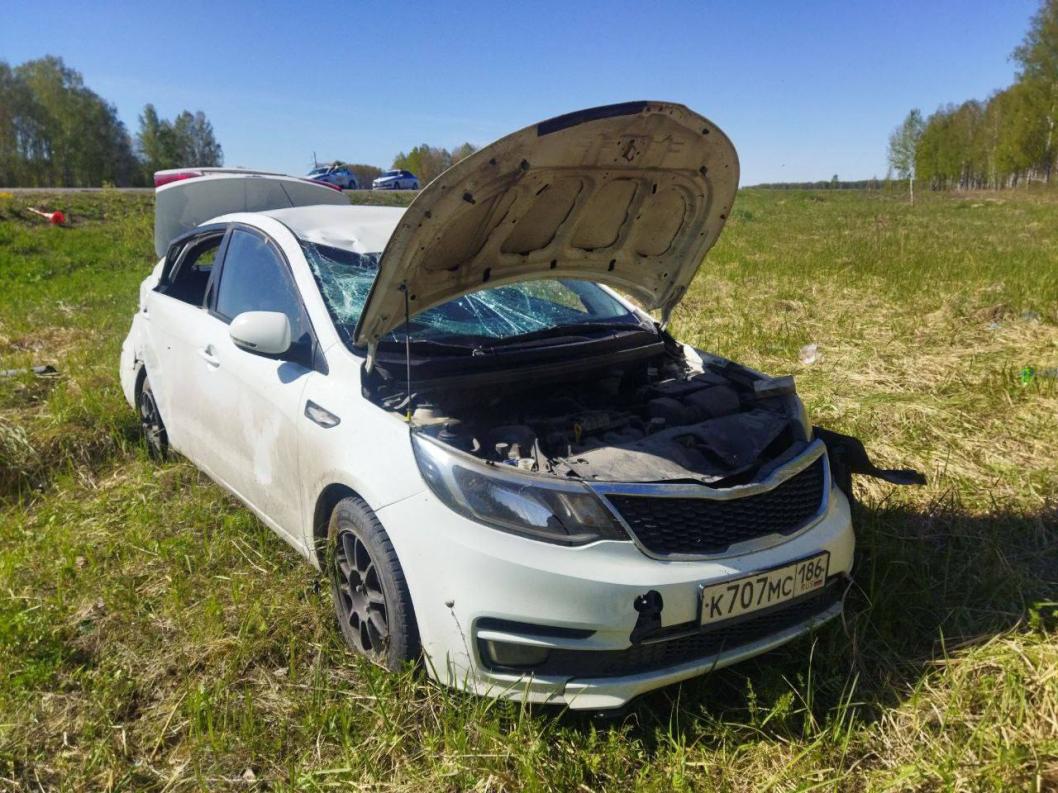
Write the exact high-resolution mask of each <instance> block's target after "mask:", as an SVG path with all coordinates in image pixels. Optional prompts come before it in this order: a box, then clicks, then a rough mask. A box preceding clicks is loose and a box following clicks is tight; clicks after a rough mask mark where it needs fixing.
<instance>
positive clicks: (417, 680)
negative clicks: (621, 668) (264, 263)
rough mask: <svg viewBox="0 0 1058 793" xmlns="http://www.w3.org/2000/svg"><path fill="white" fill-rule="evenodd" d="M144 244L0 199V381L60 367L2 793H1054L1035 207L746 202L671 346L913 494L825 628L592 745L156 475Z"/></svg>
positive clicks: (1051, 315) (67, 199)
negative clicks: (371, 640)
mask: <svg viewBox="0 0 1058 793" xmlns="http://www.w3.org/2000/svg"><path fill="white" fill-rule="evenodd" d="M387 198H391V197H389V196H387ZM397 198H400V197H392V198H391V200H396V199H397ZM30 202H34V203H45V204H49V205H50V206H59V207H61V208H63V209H65V210H66V211H67V213H68V215H69V216H70V217H71V219H72V226H71V227H70V228H65V229H62V228H49V227H46V226H45V225H44V224H43V223H41V222H40V221H38V220H36V219H34V218H31V216H29V215H27V214H26V213H25V212H24V211H23V208H24V207H25V206H27V205H29V203H30ZM151 229H152V205H151V198H150V197H149V196H123V195H120V194H117V193H109V192H104V193H102V194H97V195H65V196H62V197H59V198H56V199H55V201H54V202H49V201H48V200H47V199H46V198H39V197H31V196H24V195H19V196H17V197H12V198H2V197H0V278H2V284H3V285H2V288H0V369H10V368H17V367H24V366H29V365H33V364H44V363H50V364H53V365H54V366H56V368H57V369H58V370H59V377H57V378H50V379H45V378H35V377H32V376H28V375H26V376H16V377H0V789H7V788H10V789H25V790H38V789H70V790H80V789H90V790H130V789H155V790H170V791H179V790H195V789H221V788H228V787H231V788H238V789H261V790H264V789H268V790H285V789H299V790H323V789H330V788H341V789H350V788H354V789H356V788H368V789H380V790H453V791H454V790H478V791H501V790H550V789H556V790H580V791H602V790H629V789H643V790H658V791H662V790H666V791H667V790H711V789H717V790H733V791H759V790H775V791H788V790H838V791H846V790H915V789H924V790H967V791H978V790H1012V789H1013V790H1054V789H1058V604H1056V601H1058V380H1056V379H1054V378H1053V377H1043V376H1040V377H1037V378H1036V379H1034V380H1032V381H1031V382H1029V383H1028V384H1023V383H1022V379H1021V377H1020V373H1021V370H1022V368H1023V367H1025V366H1035V367H1037V368H1038V370H1039V371H1041V372H1044V371H1045V370H1046V369H1048V368H1051V369H1053V368H1055V367H1058V195H1056V194H1050V193H1000V194H980V195H969V196H968V195H955V196H952V195H926V196H924V197H922V199H921V200H920V202H919V203H918V204H917V205H916V206H914V207H911V206H909V205H907V204H906V202H905V201H904V200H902V199H901V197H900V196H897V195H892V194H886V193H855V192H840V191H827V192H820V193H804V192H766V191H754V190H747V191H743V192H742V194H741V195H740V196H739V198H738V201H737V203H736V206H735V209H734V210H733V212H732V216H731V218H730V220H729V223H728V229H727V231H726V232H725V234H724V236H723V237H722V239H721V242H720V243H719V245H718V246H717V248H716V249H715V250H714V252H713V254H712V255H711V256H710V258H709V260H708V262H707V264H706V265H705V267H704V268H703V269H702V271H701V273H700V274H699V276H698V278H697V279H696V281H695V283H694V285H693V288H692V290H691V292H690V294H689V296H688V298H687V299H686V301H685V302H684V303H683V304H682V307H681V308H680V309H679V310H678V311H677V313H676V315H675V318H674V326H675V331H676V333H677V335H679V336H681V337H682V338H684V339H685V340H687V341H690V342H693V343H695V344H697V345H698V346H701V347H704V348H706V349H709V350H711V351H714V352H717V353H719V354H722V355H725V356H728V357H732V358H735V359H737V360H740V361H742V362H744V363H747V364H749V365H752V366H755V367H758V368H761V369H763V370H765V371H768V372H770V373H773V374H785V373H792V374H794V375H796V377H797V380H798V387H799V390H800V392H801V393H802V395H803V396H804V398H805V400H806V402H807V405H808V407H809V410H810V412H811V413H812V415H813V418H814V419H815V421H816V423H819V424H823V425H825V426H829V427H832V428H835V429H838V430H842V431H846V432H852V433H854V434H856V435H858V436H860V437H861V438H863V439H864V440H865V441H866V442H867V445H868V448H869V449H870V450H871V451H872V453H873V456H874V457H875V459H876V460H878V461H880V462H881V463H882V464H889V465H895V466H904V465H907V466H914V467H917V468H920V469H922V470H924V471H925V472H926V473H927V474H928V476H929V480H930V481H929V485H928V486H926V487H924V488H916V489H897V488H893V487H891V486H889V485H885V484H879V483H875V482H869V483H861V484H860V485H859V486H858V487H859V489H858V496H859V497H860V500H861V505H860V506H859V507H858V508H857V511H856V515H855V518H856V522H857V528H858V542H859V546H858V556H857V570H856V586H855V587H854V589H853V590H852V591H851V592H850V595H849V599H848V602H847V613H846V616H845V619H844V621H843V622H840V623H837V624H831V625H829V626H827V627H826V628H825V629H823V630H821V631H820V632H818V633H817V634H815V635H814V636H812V637H806V638H804V639H801V640H799V641H797V642H795V643H793V644H791V645H789V646H788V647H786V648H784V649H782V650H780V651H777V652H773V653H771V654H769V655H767V656H764V657H762V658H759V659H757V660H755V661H751V662H748V663H745V664H742V665H740V666H737V667H735V668H731V669H727V670H723V671H721V672H717V673H714V674H711V675H708V676H706V677H703V678H701V679H699V680H695V681H692V682H690V683H687V684H685V685H683V686H682V687H677V688H670V689H666V690H663V691H661V692H658V693H656V694H653V695H651V696H649V697H646V698H644V699H642V700H640V701H638V702H637V703H636V704H635V705H634V707H633V708H632V709H631V711H630V712H629V713H628V714H627V715H626V716H625V717H624V718H623V719H620V720H618V721H615V722H610V723H599V722H595V721H592V720H590V719H587V718H584V717H579V716H575V715H572V714H569V713H563V712H561V711H557V710H552V709H545V708H535V709H529V708H523V707H519V706H518V705H517V704H512V703H497V702H492V701H486V700H479V699H474V698H470V697H467V696H464V695H461V694H457V693H453V692H451V691H448V690H444V689H440V688H438V687H436V686H435V685H433V684H432V683H430V682H428V681H426V680H424V679H422V678H421V677H418V676H416V675H414V674H413V673H411V672H408V673H405V674H402V675H386V674H384V673H381V672H379V671H378V670H376V669H375V668H373V667H370V666H369V665H368V664H366V663H362V662H360V661H358V660H357V659H356V658H354V657H353V656H351V655H350V654H348V653H347V652H346V651H345V649H344V648H343V645H342V643H341V639H340V637H339V634H338V631H337V630H336V627H335V626H334V624H333V622H332V616H331V614H332V611H331V606H330V603H329V596H328V592H327V589H326V587H321V586H320V584H321V581H320V579H319V578H318V576H317V575H316V574H315V573H314V572H313V571H312V570H310V569H309V567H308V566H307V565H305V564H304V563H303V562H302V561H301V560H300V558H299V557H297V556H296V555H295V553H294V552H293V551H291V550H290V549H289V548H288V547H287V546H286V545H284V544H283V543H282V542H281V541H280V540H279V539H277V538H276V537H275V536H273V535H272V534H271V533H270V532H269V531H268V530H267V529H266V528H264V527H263V526H262V525H261V524H260V523H258V522H257V521H256V520H255V519H254V518H253V517H251V516H250V514H249V513H248V512H247V511H246V510H244V509H242V508H241V507H240V506H239V505H238V504H236V503H235V502H234V501H233V500H232V499H230V498H229V497H227V496H226V495H225V494H224V493H223V492H222V491H221V490H220V489H219V488H218V487H216V486H214V485H213V484H211V483H210V482H209V480H207V479H206V478H205V477H204V476H202V475H200V474H198V473H197V472H196V471H195V469H193V468H192V467H191V466H190V465H189V464H187V463H186V462H183V461H174V462H170V463H167V464H164V465H161V466H158V465H155V464H153V463H152V462H150V461H149V460H148V459H147V457H146V454H145V451H144V448H143V446H142V444H141V441H140V439H139V437H138V433H137V426H136V421H135V418H134V416H133V414H132V412H131V411H130V410H129V408H128V407H127V406H126V405H125V403H124V401H123V399H122V397H121V394H120V390H119V387H118V383H117V373H116V369H117V359H118V350H119V346H120V342H121V339H122V337H123V336H124V334H125V332H126V330H127V327H128V323H129V320H130V317H131V313H132V311H133V307H134V303H135V299H136V294H137V284H138V282H139V281H140V280H141V279H142V278H143V277H144V275H145V274H146V273H147V272H148V270H149V269H150V267H151V265H152V261H151V259H152V256H151V253H150V252H151V250H152V245H151ZM809 343H815V344H817V345H818V349H819V359H818V360H817V361H816V362H815V363H813V364H811V365H805V364H802V363H800V362H799V358H798V350H799V349H800V348H801V346H802V345H805V344H809Z"/></svg>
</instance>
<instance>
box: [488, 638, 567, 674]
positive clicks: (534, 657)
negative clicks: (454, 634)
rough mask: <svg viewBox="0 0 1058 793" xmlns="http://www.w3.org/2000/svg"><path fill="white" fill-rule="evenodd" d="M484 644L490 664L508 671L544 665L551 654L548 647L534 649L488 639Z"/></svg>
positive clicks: (525, 645) (528, 645) (528, 646)
mask: <svg viewBox="0 0 1058 793" xmlns="http://www.w3.org/2000/svg"><path fill="white" fill-rule="evenodd" d="M482 644H483V645H484V651H485V652H484V655H485V657H486V658H487V659H488V661H489V664H490V665H491V666H498V667H505V668H507V669H519V670H529V669H532V668H533V667H535V666H540V664H542V663H544V661H546V660H547V657H548V655H550V653H551V651H550V650H549V649H548V648H547V647H534V646H533V645H531V644H514V643H512V642H497V641H493V640H492V639H487V640H485V641H483V642H482Z"/></svg>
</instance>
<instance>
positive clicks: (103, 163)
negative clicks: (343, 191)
mask: <svg viewBox="0 0 1058 793" xmlns="http://www.w3.org/2000/svg"><path fill="white" fill-rule="evenodd" d="M138 121H139V129H138V131H137V132H136V134H135V135H132V134H130V133H129V131H128V129H127V128H126V127H125V124H124V123H123V122H122V121H121V119H120V118H119V117H118V113H117V108H116V107H115V106H114V105H113V104H112V103H110V102H108V101H107V100H106V99H104V98H103V97H101V96H99V94H97V93H95V92H94V91H92V90H91V89H90V88H89V87H88V86H86V85H85V82H84V78H83V77H82V75H81V74H80V72H78V71H77V70H76V69H73V68H71V67H69V66H67V65H66V64H65V63H64V62H63V60H62V58H58V57H55V56H50V55H49V56H46V57H44V58H39V59H36V60H31V61H26V62H25V63H23V64H20V65H18V66H11V65H10V64H8V63H7V62H6V61H2V60H0V185H2V186H10V187H98V186H100V185H103V184H107V183H109V184H114V185H118V186H141V185H146V186H149V185H151V184H153V174H154V172H155V171H160V170H164V169H167V168H185V167H192V166H219V165H223V164H224V150H223V148H222V147H221V145H220V143H219V142H218V141H217V138H216V135H215V134H214V132H213V125H212V124H211V123H210V121H209V119H208V118H206V116H205V114H204V113H202V112H201V111H199V112H196V113H192V112H191V111H188V110H184V111H183V112H181V113H179V114H178V115H177V116H176V117H175V118H173V119H172V120H170V119H165V118H162V117H160V116H159V114H158V111H157V109H156V108H155V107H154V105H153V104H148V105H146V106H145V107H144V108H143V112H142V113H141V114H140V116H139V118H138ZM476 150H477V148H476V147H475V146H474V145H473V144H471V143H464V144H462V145H461V146H456V147H455V148H454V149H451V150H449V149H446V148H443V147H439V146H431V145H429V144H426V143H423V144H422V145H419V146H416V147H415V148H413V149H411V151H409V152H407V153H405V152H403V151H402V152H400V153H399V154H397V156H396V157H395V158H394V159H393V165H392V167H393V168H396V169H404V170H408V171H411V172H412V173H414V174H415V175H416V176H418V177H419V180H420V182H421V183H422V184H424V185H425V184H426V183H427V182H429V181H431V180H432V179H434V178H435V177H436V176H438V175H439V174H440V173H441V172H442V171H444V170H445V169H446V168H449V167H451V166H452V165H454V164H455V163H457V162H459V161H460V160H462V159H463V158H464V157H467V156H468V155H470V154H473V153H474V152H475V151H476ZM349 167H350V168H351V169H352V170H353V171H354V172H355V173H356V174H357V178H358V180H359V182H360V184H361V185H362V186H364V187H368V186H370V184H371V182H372V180H374V179H375V178H376V177H377V176H379V175H380V174H381V173H382V171H381V169H380V168H377V167H375V166H373V165H365V164H362V163H361V164H355V165H350V166H349Z"/></svg>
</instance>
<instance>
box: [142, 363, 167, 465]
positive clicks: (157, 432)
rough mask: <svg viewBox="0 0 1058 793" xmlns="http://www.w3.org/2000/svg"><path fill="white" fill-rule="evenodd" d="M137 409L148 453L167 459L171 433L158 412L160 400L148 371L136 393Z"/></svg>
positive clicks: (157, 458) (152, 456)
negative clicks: (152, 386) (148, 376)
mask: <svg viewBox="0 0 1058 793" xmlns="http://www.w3.org/2000/svg"><path fill="white" fill-rule="evenodd" d="M136 409H137V411H138V412H139V414H140V429H141V430H143V439H144V440H145V441H146V442H147V454H149V455H150V456H151V458H152V459H154V460H159V461H161V460H164V459H166V458H167V457H168V456H169V435H168V433H167V432H166V430H165V422H164V421H162V415H161V413H159V412H158V402H157V401H156V400H155V398H154V391H153V389H152V388H151V381H150V380H149V379H148V378H147V373H146V372H144V374H143V380H142V381H141V382H140V389H139V392H138V393H137V394H136Z"/></svg>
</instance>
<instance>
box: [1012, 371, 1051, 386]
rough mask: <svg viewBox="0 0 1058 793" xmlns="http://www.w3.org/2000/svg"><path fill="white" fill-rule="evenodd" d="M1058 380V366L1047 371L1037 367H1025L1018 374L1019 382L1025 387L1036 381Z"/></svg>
mask: <svg viewBox="0 0 1058 793" xmlns="http://www.w3.org/2000/svg"><path fill="white" fill-rule="evenodd" d="M1038 378H1039V379H1047V380H1058V366H1052V367H1049V368H1047V369H1037V368H1036V367H1035V366H1023V367H1021V371H1020V372H1018V382H1020V383H1021V384H1022V385H1023V386H1026V385H1029V384H1030V383H1031V382H1032V381H1033V380H1036V379H1038Z"/></svg>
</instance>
